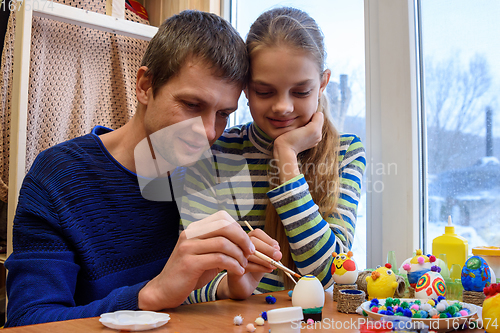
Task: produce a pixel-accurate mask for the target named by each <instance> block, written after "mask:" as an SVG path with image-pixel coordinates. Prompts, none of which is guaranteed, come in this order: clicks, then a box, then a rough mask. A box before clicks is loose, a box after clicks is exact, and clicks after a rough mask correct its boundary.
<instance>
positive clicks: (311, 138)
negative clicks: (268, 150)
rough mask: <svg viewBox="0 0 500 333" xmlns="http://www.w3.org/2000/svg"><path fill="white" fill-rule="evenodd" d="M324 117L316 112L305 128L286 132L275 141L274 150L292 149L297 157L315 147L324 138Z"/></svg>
mask: <svg viewBox="0 0 500 333" xmlns="http://www.w3.org/2000/svg"><path fill="white" fill-rule="evenodd" d="M323 121H324V115H323V113H321V112H315V113H314V115H313V116H312V118H311V120H310V121H309V122H308V123H307V124H306V125H304V126H302V127H299V128H296V129H293V130H291V131H289V132H286V133H284V134H282V135H280V136H279V137H277V138H276V140H274V150H275V151H276V150H283V149H287V150H288V149H291V150H293V151H294V152H295V155H297V154H299V153H300V152H303V151H304V150H307V149H310V148H312V147H315V146H316V145H317V144H318V143H319V142H320V141H321V138H322V129H323Z"/></svg>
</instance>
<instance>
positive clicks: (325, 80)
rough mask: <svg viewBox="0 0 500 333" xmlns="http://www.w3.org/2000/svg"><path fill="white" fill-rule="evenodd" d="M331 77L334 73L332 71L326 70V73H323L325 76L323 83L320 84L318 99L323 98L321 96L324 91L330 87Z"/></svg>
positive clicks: (322, 78) (322, 77)
mask: <svg viewBox="0 0 500 333" xmlns="http://www.w3.org/2000/svg"><path fill="white" fill-rule="evenodd" d="M331 75H332V71H330V70H329V69H325V71H324V72H323V75H322V76H321V83H320V86H319V96H318V98H319V97H320V96H321V94H322V93H323V91H325V89H326V86H327V85H328V82H330V76H331Z"/></svg>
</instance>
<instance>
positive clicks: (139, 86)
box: [135, 66, 153, 105]
mask: <svg viewBox="0 0 500 333" xmlns="http://www.w3.org/2000/svg"><path fill="white" fill-rule="evenodd" d="M147 70H148V68H147V67H146V66H141V67H140V68H139V70H138V71H137V80H136V83H135V94H136V96H137V101H138V102H139V103H141V104H142V105H148V100H149V98H153V93H152V92H153V90H152V89H153V88H152V86H151V76H147V75H146V71H147ZM150 92H151V94H150Z"/></svg>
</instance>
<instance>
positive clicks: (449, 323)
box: [361, 298, 477, 332]
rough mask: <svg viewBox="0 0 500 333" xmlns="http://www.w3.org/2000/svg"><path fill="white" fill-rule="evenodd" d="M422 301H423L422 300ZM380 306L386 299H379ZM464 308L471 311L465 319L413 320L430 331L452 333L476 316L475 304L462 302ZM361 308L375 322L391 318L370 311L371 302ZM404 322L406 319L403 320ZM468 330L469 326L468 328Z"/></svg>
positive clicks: (403, 299) (407, 300) (402, 299)
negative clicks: (451, 332) (427, 327)
mask: <svg viewBox="0 0 500 333" xmlns="http://www.w3.org/2000/svg"><path fill="white" fill-rule="evenodd" d="M400 300H401V302H403V301H406V302H414V301H415V299H409V298H400ZM420 301H422V300H420ZM379 302H380V304H385V299H379ZM456 302H458V301H452V300H448V303H450V304H453V303H456ZM460 304H462V306H463V307H465V308H467V309H469V310H470V314H469V315H468V316H463V317H456V318H425V319H424V318H411V320H412V321H413V322H417V323H423V324H425V325H427V326H429V331H430V330H433V331H438V332H450V331H453V330H455V329H458V328H459V327H461V326H462V325H464V324H465V325H466V326H467V325H468V322H469V321H470V319H471V317H472V316H474V315H475V314H476V312H477V311H476V306H475V305H474V304H469V303H463V302H460ZM361 308H362V309H363V310H364V311H365V312H366V313H367V314H368V317H370V318H372V319H375V320H381V319H382V318H384V317H389V316H387V315H383V314H379V313H376V312H372V311H370V301H367V302H364V303H363V304H361ZM403 320H404V319H403ZM467 328H468V326H467Z"/></svg>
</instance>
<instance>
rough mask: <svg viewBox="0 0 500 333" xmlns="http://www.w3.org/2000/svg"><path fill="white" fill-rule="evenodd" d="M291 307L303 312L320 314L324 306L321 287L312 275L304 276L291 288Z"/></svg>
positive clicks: (323, 295) (323, 293)
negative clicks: (296, 307)
mask: <svg viewBox="0 0 500 333" xmlns="http://www.w3.org/2000/svg"><path fill="white" fill-rule="evenodd" d="M292 305H293V306H300V307H302V310H303V311H304V312H305V311H306V310H307V311H309V312H315V311H316V312H321V311H322V309H323V306H324V305H325V291H324V289H323V285H322V284H321V282H319V280H318V279H317V278H316V277H315V276H314V275H304V276H303V277H302V278H300V280H299V281H298V282H297V284H296V285H295V288H293V293H292Z"/></svg>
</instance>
